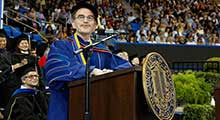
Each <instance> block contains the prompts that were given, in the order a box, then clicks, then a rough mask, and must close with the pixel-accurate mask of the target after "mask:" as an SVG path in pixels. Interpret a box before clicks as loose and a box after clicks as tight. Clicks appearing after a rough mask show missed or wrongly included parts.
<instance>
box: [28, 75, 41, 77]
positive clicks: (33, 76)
mask: <svg viewBox="0 0 220 120" xmlns="http://www.w3.org/2000/svg"><path fill="white" fill-rule="evenodd" d="M34 77H35V78H38V77H39V75H28V76H26V78H34Z"/></svg>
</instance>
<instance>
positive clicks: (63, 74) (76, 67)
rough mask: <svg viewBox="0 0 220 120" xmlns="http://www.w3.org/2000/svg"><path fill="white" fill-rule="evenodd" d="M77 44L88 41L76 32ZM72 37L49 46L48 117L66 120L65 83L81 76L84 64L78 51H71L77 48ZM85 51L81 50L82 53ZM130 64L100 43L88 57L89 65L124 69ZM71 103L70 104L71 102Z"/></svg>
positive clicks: (100, 67)
mask: <svg viewBox="0 0 220 120" xmlns="http://www.w3.org/2000/svg"><path fill="white" fill-rule="evenodd" d="M78 40H79V42H80V45H81V46H86V45H88V44H89V43H87V42H85V41H84V40H83V39H82V38H80V37H79V36H78ZM76 41H77V40H76V39H75V38H74V36H72V37H71V38H70V39H68V40H59V41H56V42H54V43H53V44H52V45H51V47H50V52H49V54H48V57H47V63H46V66H45V72H46V80H47V83H48V85H49V87H50V89H51V96H50V103H49V111H48V120H68V99H69V98H68V92H69V90H68V88H67V87H65V85H66V84H65V83H67V82H70V81H74V80H79V79H81V78H83V77H85V70H86V66H85V64H83V61H82V58H81V56H80V54H78V55H75V54H74V53H73V52H74V51H75V50H77V49H78V47H77V43H76ZM84 55H85V54H84ZM129 67H131V64H130V63H129V62H128V61H127V60H124V59H122V58H121V57H118V56H117V55H114V54H112V53H111V52H109V51H108V50H107V49H106V48H105V46H104V45H102V44H99V45H97V46H95V47H94V49H93V54H92V56H91V60H90V69H91V70H92V69H94V68H99V69H104V68H106V69H112V70H118V69H124V68H129ZM73 107H74V106H73Z"/></svg>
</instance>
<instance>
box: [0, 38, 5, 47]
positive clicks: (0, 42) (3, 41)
mask: <svg viewBox="0 0 220 120" xmlns="http://www.w3.org/2000/svg"><path fill="white" fill-rule="evenodd" d="M6 43H7V41H6V38H5V37H0V49H3V48H6Z"/></svg>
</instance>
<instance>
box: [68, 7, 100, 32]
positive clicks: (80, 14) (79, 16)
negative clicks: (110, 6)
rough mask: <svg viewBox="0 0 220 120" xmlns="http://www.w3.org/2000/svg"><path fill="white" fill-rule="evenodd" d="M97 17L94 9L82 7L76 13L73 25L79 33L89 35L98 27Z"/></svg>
mask: <svg viewBox="0 0 220 120" xmlns="http://www.w3.org/2000/svg"><path fill="white" fill-rule="evenodd" d="M95 19H96V18H95V17H94V15H93V13H92V11H90V10H89V9H87V8H81V9H79V10H78V11H77V12H76V13H75V15H74V20H73V23H72V25H73V28H75V29H76V32H77V33H79V34H81V35H89V34H90V33H92V32H94V31H95V29H96V26H97V23H96V21H95Z"/></svg>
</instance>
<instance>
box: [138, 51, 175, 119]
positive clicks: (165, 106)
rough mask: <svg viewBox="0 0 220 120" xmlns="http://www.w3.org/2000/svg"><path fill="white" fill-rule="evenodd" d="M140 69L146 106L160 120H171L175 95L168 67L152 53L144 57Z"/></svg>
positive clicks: (158, 55)
mask: <svg viewBox="0 0 220 120" xmlns="http://www.w3.org/2000/svg"><path fill="white" fill-rule="evenodd" d="M142 69H143V70H142V72H143V73H142V82H143V88H144V94H145V98H146V101H147V103H148V105H149V106H150V108H151V109H152V111H153V113H154V114H155V115H156V116H157V118H159V119H160V120H171V119H172V118H173V116H174V113H175V108H176V95H175V88H174V83H173V80H172V78H171V72H170V69H169V66H168V65H167V63H166V61H165V60H164V59H163V57H162V56H161V55H160V54H158V53H156V52H152V53H149V54H148V55H147V56H146V57H145V59H144V61H143V68H142Z"/></svg>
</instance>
